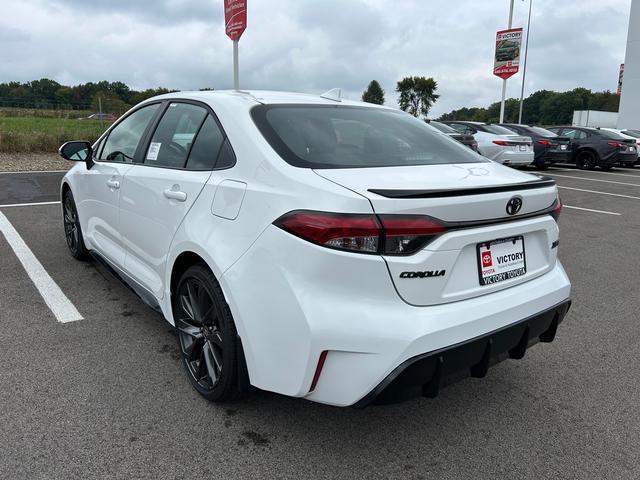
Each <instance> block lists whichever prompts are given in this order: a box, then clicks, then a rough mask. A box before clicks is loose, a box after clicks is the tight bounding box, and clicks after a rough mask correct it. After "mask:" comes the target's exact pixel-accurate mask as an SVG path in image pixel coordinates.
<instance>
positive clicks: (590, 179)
mask: <svg viewBox="0 0 640 480" xmlns="http://www.w3.org/2000/svg"><path fill="white" fill-rule="evenodd" d="M547 175H551V176H552V177H558V178H572V179H576V180H588V181H589V182H604V183H615V184H616V185H629V186H631V187H640V184H638V183H625V182H614V181H613V180H602V179H600V178H588V177H574V176H573V175H556V174H555V173H547ZM632 176H635V175H632ZM639 178H640V177H639Z"/></svg>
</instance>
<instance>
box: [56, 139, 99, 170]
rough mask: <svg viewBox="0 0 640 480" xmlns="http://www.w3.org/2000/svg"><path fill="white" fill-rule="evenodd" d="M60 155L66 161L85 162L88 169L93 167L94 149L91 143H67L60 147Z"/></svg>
mask: <svg viewBox="0 0 640 480" xmlns="http://www.w3.org/2000/svg"><path fill="white" fill-rule="evenodd" d="M58 154H59V155H60V156H61V157H62V158H64V159H65V160H70V161H72V162H85V163H86V164H87V168H91V167H92V166H93V160H92V158H93V149H92V148H91V144H90V143H89V142H67V143H65V144H64V145H62V146H61V147H60V149H59V150H58Z"/></svg>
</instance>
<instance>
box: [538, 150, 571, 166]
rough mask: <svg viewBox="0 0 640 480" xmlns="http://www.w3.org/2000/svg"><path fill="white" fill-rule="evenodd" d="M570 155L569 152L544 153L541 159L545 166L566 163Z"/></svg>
mask: <svg viewBox="0 0 640 480" xmlns="http://www.w3.org/2000/svg"><path fill="white" fill-rule="evenodd" d="M571 153H572V152H571V151H557V152H545V153H544V154H543V155H542V158H543V161H544V163H546V164H547V165H550V164H553V163H568V162H569V160H570V159H571Z"/></svg>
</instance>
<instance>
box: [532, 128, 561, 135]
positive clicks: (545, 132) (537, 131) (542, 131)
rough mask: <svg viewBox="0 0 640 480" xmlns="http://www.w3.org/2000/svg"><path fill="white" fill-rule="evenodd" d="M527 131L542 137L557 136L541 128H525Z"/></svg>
mask: <svg viewBox="0 0 640 480" xmlns="http://www.w3.org/2000/svg"><path fill="white" fill-rule="evenodd" d="M527 129H528V130H531V131H532V132H533V133H537V134H538V135H541V136H543V137H557V136H558V135H557V134H555V133H553V132H552V131H551V130H547V129H546V128H541V127H527Z"/></svg>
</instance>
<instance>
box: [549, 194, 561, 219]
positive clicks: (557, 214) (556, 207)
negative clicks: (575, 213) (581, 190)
mask: <svg viewBox="0 0 640 480" xmlns="http://www.w3.org/2000/svg"><path fill="white" fill-rule="evenodd" d="M561 211H562V201H561V200H560V197H558V199H557V200H556V203H554V205H553V210H552V211H551V216H552V217H553V218H554V219H555V221H556V222H557V221H558V218H560V212H561Z"/></svg>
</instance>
